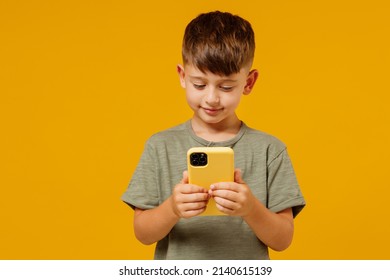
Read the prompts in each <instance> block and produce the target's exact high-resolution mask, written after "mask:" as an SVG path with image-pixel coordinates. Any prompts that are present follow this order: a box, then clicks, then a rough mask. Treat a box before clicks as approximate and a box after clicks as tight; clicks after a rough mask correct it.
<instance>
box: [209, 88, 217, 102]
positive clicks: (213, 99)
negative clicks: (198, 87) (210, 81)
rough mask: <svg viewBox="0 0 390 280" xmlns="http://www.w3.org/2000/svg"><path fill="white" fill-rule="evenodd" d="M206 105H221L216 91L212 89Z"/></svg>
mask: <svg viewBox="0 0 390 280" xmlns="http://www.w3.org/2000/svg"><path fill="white" fill-rule="evenodd" d="M206 103H207V104H210V105H215V104H218V103H219V95H218V93H217V91H216V89H213V88H210V89H209V91H208V92H207V95H206Z"/></svg>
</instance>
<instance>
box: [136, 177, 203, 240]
mask: <svg viewBox="0 0 390 280" xmlns="http://www.w3.org/2000/svg"><path fill="white" fill-rule="evenodd" d="M208 199H209V195H208V193H207V190H205V189H203V188H201V187H198V186H195V185H189V184H188V176H187V172H184V173H183V179H182V180H181V182H180V183H179V184H177V185H176V186H175V188H174V190H173V193H172V195H171V196H170V197H169V198H168V199H167V200H165V201H164V202H163V203H162V204H161V205H159V206H158V207H156V208H153V209H149V210H142V209H138V208H136V209H135V213H134V232H135V236H136V237H137V239H138V240H139V241H141V242H142V243H144V244H152V243H154V242H157V241H159V240H161V239H163V238H164V237H165V236H166V235H167V234H168V233H169V232H170V231H171V229H172V228H173V226H174V225H175V224H176V223H177V222H178V221H179V219H180V218H190V217H193V216H197V215H199V214H201V213H202V212H203V211H204V210H205V209H206V205H207V202H208Z"/></svg>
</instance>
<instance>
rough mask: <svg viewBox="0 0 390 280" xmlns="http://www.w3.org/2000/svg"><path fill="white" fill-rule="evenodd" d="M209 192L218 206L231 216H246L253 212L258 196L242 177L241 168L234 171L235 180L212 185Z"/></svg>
mask: <svg viewBox="0 0 390 280" xmlns="http://www.w3.org/2000/svg"><path fill="white" fill-rule="evenodd" d="M209 194H210V195H211V196H212V197H213V198H214V200H215V202H216V203H217V208H218V209H219V210H220V211H221V212H223V213H225V214H227V215H231V216H246V215H248V214H249V213H251V211H252V209H253V206H254V205H255V201H256V198H255V196H254V195H253V194H252V192H251V190H250V188H249V187H248V186H247V185H246V184H245V182H244V181H243V180H242V178H241V170H239V169H236V170H235V172H234V182H226V183H217V184H214V185H212V186H211V187H210V191H209Z"/></svg>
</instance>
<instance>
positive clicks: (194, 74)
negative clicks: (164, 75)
mask: <svg viewBox="0 0 390 280" xmlns="http://www.w3.org/2000/svg"><path fill="white" fill-rule="evenodd" d="M184 70H185V72H186V73H187V75H188V76H189V77H190V78H199V79H207V78H210V79H211V78H212V79H216V78H218V79H222V80H230V81H236V80H238V79H239V77H240V76H241V75H240V74H241V73H244V72H245V71H246V69H244V68H242V69H241V70H240V72H238V73H233V74H230V75H228V76H226V75H223V74H214V73H212V72H210V71H207V70H206V71H205V72H203V71H201V70H199V69H198V68H196V67H195V66H193V65H192V64H186V65H185V66H184Z"/></svg>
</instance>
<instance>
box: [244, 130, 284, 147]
mask: <svg viewBox="0 0 390 280" xmlns="http://www.w3.org/2000/svg"><path fill="white" fill-rule="evenodd" d="M245 134H246V136H247V137H248V140H249V141H254V143H262V144H265V145H274V146H278V147H285V144H284V143H283V142H282V141H281V140H280V139H279V138H277V137H275V136H273V135H271V134H269V133H267V132H264V131H261V130H258V129H255V128H252V127H248V126H247V128H246V133H245Z"/></svg>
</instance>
